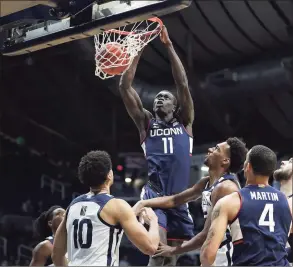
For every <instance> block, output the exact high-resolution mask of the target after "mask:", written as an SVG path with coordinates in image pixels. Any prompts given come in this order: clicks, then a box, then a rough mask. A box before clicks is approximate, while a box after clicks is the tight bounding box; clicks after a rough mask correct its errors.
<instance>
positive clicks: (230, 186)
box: [156, 181, 238, 257]
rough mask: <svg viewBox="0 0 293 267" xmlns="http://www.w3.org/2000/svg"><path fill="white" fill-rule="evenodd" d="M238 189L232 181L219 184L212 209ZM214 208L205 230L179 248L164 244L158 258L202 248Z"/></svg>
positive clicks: (161, 245) (157, 254) (209, 214)
mask: <svg viewBox="0 0 293 267" xmlns="http://www.w3.org/2000/svg"><path fill="white" fill-rule="evenodd" d="M237 191H238V187H237V185H236V184H235V183H234V182H232V181H226V182H223V183H221V184H219V185H218V186H217V187H216V188H215V189H214V191H213V193H212V197H211V198H212V199H211V200H212V207H214V206H215V205H216V203H217V202H218V200H220V199H221V198H223V197H224V196H227V195H229V194H231V193H234V192H237ZM212 211H213V208H211V210H210V211H209V213H208V216H207V218H206V221H205V225H204V228H203V230H202V231H201V232H200V233H198V234H197V235H196V236H194V237H193V238H192V239H190V240H189V241H187V242H184V243H183V244H181V245H180V246H177V247H170V246H167V245H164V244H160V247H159V249H158V251H157V253H156V256H165V257H170V256H172V255H178V254H182V253H185V252H188V251H192V250H196V249H198V248H200V247H201V246H202V245H203V243H204V241H205V240H206V238H207V235H208V231H209V229H210V226H211V214H212Z"/></svg>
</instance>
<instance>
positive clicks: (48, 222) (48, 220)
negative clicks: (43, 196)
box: [30, 206, 65, 266]
mask: <svg viewBox="0 0 293 267" xmlns="http://www.w3.org/2000/svg"><path fill="white" fill-rule="evenodd" d="M64 214H65V210H64V209H62V208H61V207H60V206H52V207H51V208H50V209H48V210H47V211H44V212H43V213H42V214H41V215H40V216H39V217H38V218H37V219H36V221H35V223H34V228H35V229H34V230H35V231H36V234H37V235H38V236H39V237H40V238H42V239H43V240H44V241H42V242H40V243H39V244H38V245H37V246H36V247H35V248H34V250H33V257H32V260H31V263H30V266H45V265H51V264H52V260H51V254H52V250H53V240H54V235H55V233H56V230H57V228H58V226H59V224H60V223H61V221H62V219H63V217H64Z"/></svg>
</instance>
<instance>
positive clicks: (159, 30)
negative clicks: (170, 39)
mask: <svg viewBox="0 0 293 267" xmlns="http://www.w3.org/2000/svg"><path fill="white" fill-rule="evenodd" d="M147 20H149V21H152V22H157V23H158V24H159V25H160V28H159V29H155V30H153V31H150V32H147V33H145V34H144V36H149V35H153V34H157V33H160V32H161V30H162V28H163V22H162V21H161V20H160V19H159V18H157V17H153V18H150V19H147ZM106 32H110V33H117V34H120V35H131V34H136V32H128V31H120V30H116V29H111V30H107V31H106Z"/></svg>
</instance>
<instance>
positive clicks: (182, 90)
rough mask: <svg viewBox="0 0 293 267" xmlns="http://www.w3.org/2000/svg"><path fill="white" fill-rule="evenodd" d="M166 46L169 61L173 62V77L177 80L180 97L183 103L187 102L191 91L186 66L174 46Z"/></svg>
mask: <svg viewBox="0 0 293 267" xmlns="http://www.w3.org/2000/svg"><path fill="white" fill-rule="evenodd" d="M166 46H167V51H168V55H169V59H170V62H171V68H172V73H173V77H174V80H175V83H176V85H177V89H178V95H179V98H180V101H182V102H183V101H185V100H187V99H186V98H187V96H189V94H190V92H189V89H188V79H187V75H186V72H185V69H184V66H183V64H182V62H181V60H180V58H179V57H178V55H177V53H176V51H175V49H174V47H173V45H172V44H168V45H166ZM182 98H183V99H182Z"/></svg>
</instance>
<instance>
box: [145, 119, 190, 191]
mask: <svg viewBox="0 0 293 267" xmlns="http://www.w3.org/2000/svg"><path fill="white" fill-rule="evenodd" d="M142 148H143V150H144V154H145V156H146V160H147V162H148V176H149V182H150V183H151V184H152V185H153V186H154V188H156V190H157V191H159V192H158V193H162V194H163V195H172V194H177V193H179V192H182V191H184V190H185V189H187V188H188V185H189V178H190V163H191V159H190V156H191V154H192V148H193V138H192V137H191V136H190V135H189V134H188V133H187V132H186V130H185V128H184V126H183V124H181V123H179V122H178V121H177V120H176V119H173V120H172V121H171V122H169V123H166V122H163V121H159V120H156V119H151V120H150V122H149V127H148V130H147V134H146V138H145V140H144V142H143V143H142Z"/></svg>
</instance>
